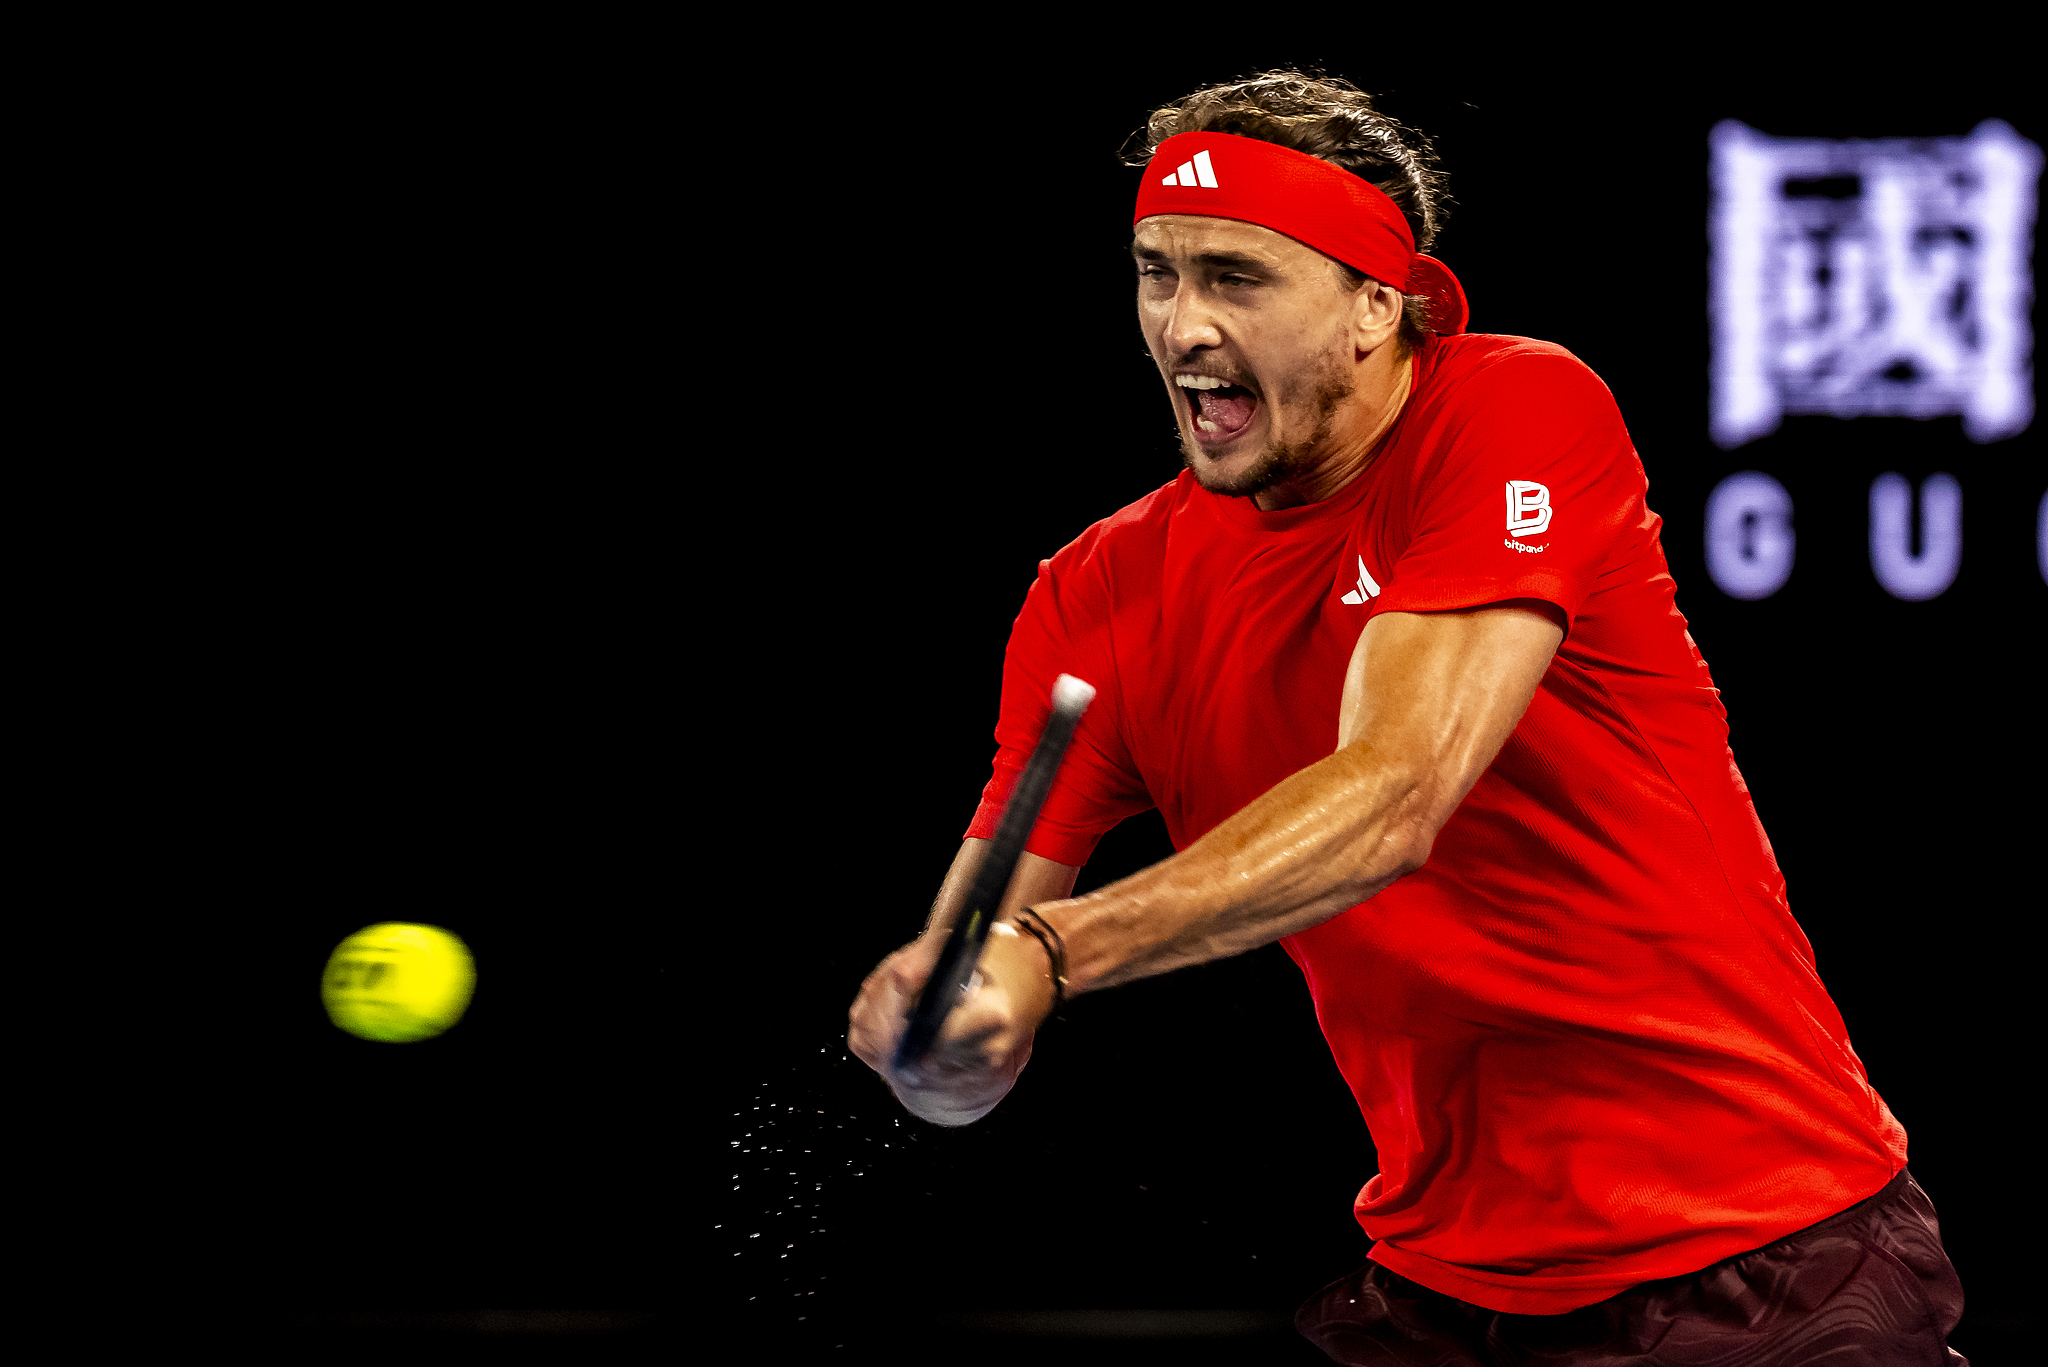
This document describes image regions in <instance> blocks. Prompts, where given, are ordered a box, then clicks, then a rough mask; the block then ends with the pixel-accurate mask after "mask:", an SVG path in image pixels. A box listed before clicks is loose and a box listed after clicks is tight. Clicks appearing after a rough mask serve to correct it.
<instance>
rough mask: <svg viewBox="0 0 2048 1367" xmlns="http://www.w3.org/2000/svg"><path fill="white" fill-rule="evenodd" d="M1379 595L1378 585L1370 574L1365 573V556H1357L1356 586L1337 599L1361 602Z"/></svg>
mask: <svg viewBox="0 0 2048 1367" xmlns="http://www.w3.org/2000/svg"><path fill="white" fill-rule="evenodd" d="M1379 596H1380V586H1379V585H1378V584H1375V583H1373V582H1372V576H1371V575H1370V574H1368V573H1366V569H1365V557H1364V556H1362V555H1361V556H1359V557H1358V587H1357V588H1355V589H1353V590H1352V591H1351V592H1349V593H1347V594H1345V595H1344V596H1343V598H1341V599H1339V600H1338V601H1340V602H1345V603H1363V602H1366V601H1368V600H1369V599H1373V598H1377V597H1379Z"/></svg>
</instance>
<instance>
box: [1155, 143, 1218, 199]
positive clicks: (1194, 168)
mask: <svg viewBox="0 0 2048 1367" xmlns="http://www.w3.org/2000/svg"><path fill="white" fill-rule="evenodd" d="M1159 183H1160V184H1161V185H1198V186H1200V187H1201V188H1202V189H1204V190H1213V189H1215V188H1216V168H1215V167H1213V166H1211V165H1210V164H1209V154H1208V153H1207V152H1197V153H1195V155H1194V159H1193V160H1191V161H1184V162H1182V163H1181V164H1180V169H1179V170H1178V171H1175V172H1174V173H1173V174H1172V175H1169V176H1167V177H1166V178H1165V179H1163V180H1161V181H1160V182H1159Z"/></svg>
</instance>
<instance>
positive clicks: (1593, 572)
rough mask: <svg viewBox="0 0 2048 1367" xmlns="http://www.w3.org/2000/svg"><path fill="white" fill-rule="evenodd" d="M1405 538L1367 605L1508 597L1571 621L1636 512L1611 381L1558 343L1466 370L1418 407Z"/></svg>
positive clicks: (1416, 605)
mask: <svg viewBox="0 0 2048 1367" xmlns="http://www.w3.org/2000/svg"><path fill="white" fill-rule="evenodd" d="M1424 421H1426V422H1427V423H1429V424H1430V425H1431V427H1432V428H1434V429H1436V430H1434V431H1432V432H1429V433H1427V434H1426V435H1425V442H1426V443H1427V447H1428V448H1429V449H1432V450H1433V451H1434V452H1435V455H1434V457H1433V459H1432V460H1431V461H1430V462H1429V463H1428V464H1427V465H1425V466H1424V467H1422V468H1420V469H1418V470H1417V472H1416V474H1417V480H1416V487H1415V491H1414V496H1413V502H1412V503H1411V505H1410V509H1411V513H1410V519H1409V527H1410V537H1409V541H1408V545H1407V548H1406V549H1405V550H1404V551H1403V552H1402V553H1401V555H1400V558H1399V559H1398V560H1397V561H1396V563H1395V564H1394V566H1393V567H1392V570H1391V572H1390V573H1389V575H1388V576H1387V583H1386V588H1385V591H1384V592H1383V593H1382V594H1381V595H1380V597H1379V598H1378V599H1377V600H1376V601H1375V602H1374V603H1373V611H1374V613H1375V614H1377V613H1380V612H1444V611H1450V610H1452V609H1457V608H1470V607H1480V606H1483V605H1485V604H1487V603H1498V602H1503V601H1506V600H1507V599H1511V598H1536V599H1541V600H1543V601H1545V602H1549V603H1555V604H1556V605H1557V606H1558V607H1559V608H1561V609H1562V610H1563V611H1564V614H1565V620H1566V630H1567V631H1569V630H1570V623H1571V621H1572V620H1573V619H1574V618H1576V617H1577V615H1578V613H1579V610H1580V608H1581V607H1582V606H1583V605H1584V604H1585V601H1586V599H1587V598H1588V597H1589V596H1590V595H1591V593H1592V592H1593V590H1594V588H1595V587H1596V584H1597V581H1598V579H1599V576H1600V574H1601V571H1602V570H1603V568H1605V567H1606V566H1607V564H1608V563H1609V562H1610V561H1611V560H1612V559H1613V557H1614V555H1615V553H1616V550H1617V548H1618V547H1620V546H1621V545H1622V544H1623V543H1624V542H1625V540H1626V539H1627V534H1628V529H1629V528H1630V527H1631V526H1633V525H1635V524H1638V523H1640V521H1641V519H1642V507H1641V505H1642V498H1643V493H1644V481H1643V475H1642V464H1641V462H1640V461H1639V460H1637V459H1636V456H1635V451H1634V448H1633V447H1632V446H1631V445H1630V444H1629V439H1628V431H1627V429H1626V428H1625V427H1624V426H1623V425H1622V421H1621V413H1620V410H1619V409H1618V408H1617V407H1616V406H1615V402H1614V396H1613V395H1612V394H1611V393H1609V392H1608V389H1607V386H1606V385H1604V384H1602V383H1601V382H1600V378H1599V377H1598V376H1597V375H1595V374H1594V373H1593V372H1592V371H1591V370H1589V369H1587V368H1586V366H1585V365H1584V364H1582V363H1581V362H1580V361H1578V360H1577V359H1576V358H1575V357H1573V356H1571V355H1570V354H1569V353H1568V352H1565V351H1562V350H1546V351H1543V352H1537V353H1533V354H1531V353H1523V354H1519V355H1514V356H1510V357H1505V358H1503V359H1502V360H1500V361H1498V362H1496V363H1494V364H1492V365H1490V366H1488V367H1486V368H1485V369H1483V370H1481V371H1479V372H1478V373H1476V374H1474V375H1472V376H1469V377H1467V378H1466V380H1465V381H1464V382H1463V383H1462V384H1461V385H1460V386H1459V387H1458V389H1457V390H1456V391H1455V392H1454V393H1453V394H1452V395H1451V396H1449V398H1448V399H1447V400H1446V401H1445V402H1444V403H1443V404H1441V405H1439V406H1437V407H1435V408H1434V409H1433V410H1432V411H1431V412H1430V413H1429V414H1427V415H1425V416H1424Z"/></svg>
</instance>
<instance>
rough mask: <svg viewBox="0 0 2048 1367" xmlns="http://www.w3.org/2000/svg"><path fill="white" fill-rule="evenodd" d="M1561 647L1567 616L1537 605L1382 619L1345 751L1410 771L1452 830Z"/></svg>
mask: <svg viewBox="0 0 2048 1367" xmlns="http://www.w3.org/2000/svg"><path fill="white" fill-rule="evenodd" d="M1563 639H1564V622H1563V614H1562V612H1560V611H1559V609H1558V608H1557V607H1556V606H1554V605H1553V604H1550V603H1545V602H1541V601H1539V600H1534V599H1522V600H1516V601H1513V602H1507V603H1494V604H1490V605H1488V606H1486V607H1479V608H1467V609H1463V610H1460V611H1455V612H1383V613H1381V614H1379V615H1378V616H1376V617H1374V618H1373V619H1372V620H1371V621H1370V622H1368V623H1366V626H1365V630H1364V631H1362V632H1361V633H1359V637H1358V645H1357V647H1356V648H1355V649H1354V650H1353V651H1352V654H1351V663H1350V667H1349V669H1348V670H1347V671H1346V673H1345V676H1344V701H1343V706H1342V709H1341V711H1340V712H1339V715H1338V723H1337V748H1338V749H1340V750H1342V749H1347V748H1349V747H1351V746H1353V745H1367V746H1370V747H1372V748H1373V749H1374V750H1375V751H1377V752H1379V753H1381V754H1383V755H1385V756H1386V757H1388V758H1390V759H1394V760H1396V761H1398V762H1400V763H1401V764H1402V765H1403V766H1404V767H1407V768H1411V769H1412V770H1414V771H1415V773H1416V776H1417V778H1418V780H1419V781H1421V782H1422V783H1423V785H1424V786H1425V787H1426V788H1427V789H1428V790H1429V792H1430V793H1431V795H1432V798H1433V802H1432V805H1433V806H1435V807H1437V808H1439V809H1440V810H1439V812H1438V820H1439V821H1441V820H1446V819H1448V818H1449V816H1450V814H1451V812H1452V810H1454V809H1455V808H1456V807H1457V805H1458V803H1460V802H1462V801H1463V800H1464V798H1465V794H1466V793H1467V792H1469V791H1470V790H1471V787H1472V785H1473V784H1474V783H1476V782H1477V781H1478V779H1479V776H1480V775H1481V774H1483V773H1485V772H1486V768H1487V766H1488V765H1490V764H1492V763H1493V759H1494V756H1495V755H1497V754H1499V753H1500V747H1501V746H1502V745H1503V744H1504V743H1506V741H1507V738H1508V735H1509V733H1510V732H1512V731H1513V730H1514V729H1515V725H1516V723H1517V722H1519V721H1521V719H1522V714H1523V713H1524V712H1525V711H1527V710H1528V707H1529V702H1530V700H1531V699H1532V698H1534V697H1535V696H1536V686H1537V684H1539V683H1540V682H1541V681H1542V679H1543V674H1544V671H1546V670H1548V669H1549V668H1550V661H1551V658H1552V656H1554V655H1555V654H1556V653H1557V647H1558V644H1559V643H1560V642H1561V641H1562V640H1563Z"/></svg>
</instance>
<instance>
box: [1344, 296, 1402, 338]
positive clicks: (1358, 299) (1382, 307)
mask: <svg viewBox="0 0 2048 1367" xmlns="http://www.w3.org/2000/svg"><path fill="white" fill-rule="evenodd" d="M1401 303H1402V300H1401V295H1400V293H1399V292H1398V291H1396V290H1391V289H1388V288H1387V287H1386V286H1385V285H1383V284H1381V283H1380V282H1379V281H1377V280H1374V279H1372V278H1370V277H1368V278H1367V279H1366V282H1365V284H1363V285H1362V286H1360V287H1359V290H1358V293H1357V294H1354V295H1353V296H1352V297H1351V344H1352V346H1353V347H1354V348H1355V349H1356V350H1357V351H1358V353H1359V354H1360V355H1364V354H1366V353H1368V352H1373V351H1378V350H1379V349H1380V348H1381V347H1383V346H1385V345H1386V344H1387V343H1388V342H1391V341H1393V340H1394V339H1395V338H1396V337H1398V336H1399V335H1400V332H1401Z"/></svg>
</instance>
